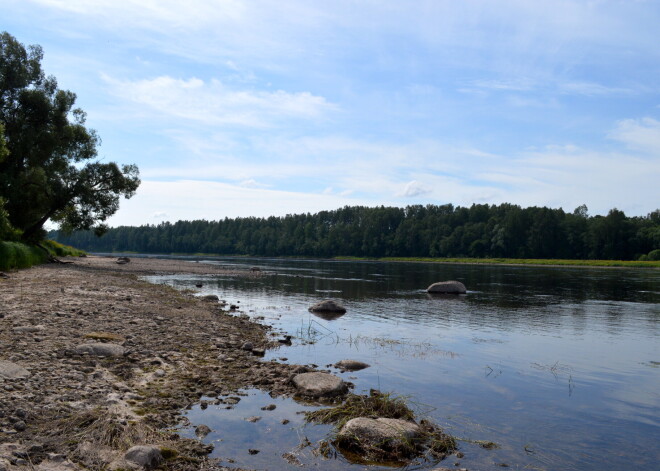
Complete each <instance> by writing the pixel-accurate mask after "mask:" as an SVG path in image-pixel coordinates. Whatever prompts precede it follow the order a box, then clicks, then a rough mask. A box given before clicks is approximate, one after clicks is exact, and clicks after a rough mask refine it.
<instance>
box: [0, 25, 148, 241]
mask: <svg viewBox="0 0 660 471" xmlns="http://www.w3.org/2000/svg"><path fill="white" fill-rule="evenodd" d="M42 58H43V52H42V49H41V47H39V46H29V47H28V48H27V49H26V48H25V47H24V46H23V44H21V43H20V42H18V41H17V40H16V39H15V38H14V37H13V36H11V35H10V34H9V33H6V32H5V33H2V34H0V124H2V125H4V128H5V137H6V144H7V149H8V151H9V153H8V155H7V156H5V157H4V159H2V160H0V197H2V198H4V199H5V200H6V206H5V207H6V209H7V211H8V213H9V221H10V222H11V224H12V225H13V226H14V227H15V228H17V229H19V230H20V231H22V238H23V239H24V240H38V239H40V238H42V237H43V236H44V232H43V229H42V227H43V225H44V224H45V223H46V221H48V220H51V221H54V222H57V223H59V225H60V228H61V229H62V230H64V231H72V230H77V229H85V230H86V229H94V230H95V232H96V233H97V234H100V233H102V232H103V231H104V230H105V226H104V225H103V224H102V223H103V221H105V220H106V219H107V218H108V217H110V216H111V215H112V214H114V213H115V212H116V211H117V209H119V199H120V197H121V196H124V197H126V198H130V197H131V196H133V195H134V194H135V191H136V190H137V188H138V186H139V184H140V180H139V178H138V168H137V167H136V166H135V165H124V166H122V167H119V166H118V165H117V164H116V163H114V162H109V163H102V162H100V161H99V160H98V159H97V146H98V145H99V144H100V139H99V137H98V136H97V135H96V133H95V132H94V130H91V129H88V128H86V127H85V117H86V116H85V113H84V112H83V111H82V110H81V109H79V108H74V104H75V100H76V95H75V94H74V93H72V92H70V91H66V90H60V89H59V88H58V86H57V81H56V80H55V78H54V77H52V76H50V77H46V76H45V74H44V73H43V71H42V69H41V59H42Z"/></svg>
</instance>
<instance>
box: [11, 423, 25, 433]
mask: <svg viewBox="0 0 660 471" xmlns="http://www.w3.org/2000/svg"><path fill="white" fill-rule="evenodd" d="M26 428H27V425H26V424H25V422H23V421H22V420H18V421H16V423H14V430H16V431H17V432H22V431H23V430H25V429H26Z"/></svg>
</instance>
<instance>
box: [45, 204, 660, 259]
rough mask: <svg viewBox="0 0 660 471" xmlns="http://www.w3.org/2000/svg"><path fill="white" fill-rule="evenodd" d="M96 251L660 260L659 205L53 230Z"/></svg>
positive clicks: (339, 213) (419, 209)
mask: <svg viewBox="0 0 660 471" xmlns="http://www.w3.org/2000/svg"><path fill="white" fill-rule="evenodd" d="M50 236H51V237H52V238H54V239H56V240H58V241H59V242H63V243H66V244H70V245H73V246H75V247H78V248H81V249H85V250H88V251H94V252H121V251H131V252H141V253H208V254H223V255H255V256H313V257H335V256H355V257H476V258H539V259H549V258H561V259H602V260H638V259H642V260H645V259H649V257H651V258H655V257H658V258H660V250H657V249H660V210H656V211H654V212H652V213H650V214H648V215H647V216H644V217H627V216H626V215H625V214H624V213H623V211H620V210H618V209H612V210H610V211H609V213H608V214H607V215H606V216H600V215H597V216H590V215H589V214H588V210H587V207H586V206H584V205H583V206H580V207H578V208H576V209H575V211H573V212H564V211H563V210H562V209H551V208H547V207H529V208H521V207H520V206H517V205H513V204H500V205H487V204H473V205H472V206H470V207H460V206H457V207H455V206H453V205H451V204H447V205H441V206H438V205H426V206H423V205H414V206H407V207H405V208H397V207H384V206H381V207H365V206H347V207H344V208H341V209H337V210H334V211H321V212H319V213H316V214H309V213H307V214H297V215H287V216H284V217H274V216H273V217H268V218H255V217H247V218H234V219H229V218H225V219H224V220H219V221H206V220H195V221H178V222H176V223H169V222H164V223H161V224H158V225H143V226H139V227H129V226H121V227H117V228H113V229H110V230H109V231H108V232H107V233H106V234H105V235H103V236H102V237H100V238H99V237H96V236H95V235H94V234H93V233H92V232H91V231H78V232H74V233H72V234H70V235H65V234H64V233H59V232H53V233H51V234H50Z"/></svg>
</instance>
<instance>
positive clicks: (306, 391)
mask: <svg viewBox="0 0 660 471" xmlns="http://www.w3.org/2000/svg"><path fill="white" fill-rule="evenodd" d="M293 384H294V385H295V386H296V388H298V392H299V393H300V394H302V395H303V396H311V397H332V396H340V395H342V394H345V393H346V392H347V391H348V385H347V384H346V383H345V382H344V381H342V380H341V378H338V377H337V376H334V375H331V374H329V373H321V372H312V373H301V374H299V375H296V376H294V377H293Z"/></svg>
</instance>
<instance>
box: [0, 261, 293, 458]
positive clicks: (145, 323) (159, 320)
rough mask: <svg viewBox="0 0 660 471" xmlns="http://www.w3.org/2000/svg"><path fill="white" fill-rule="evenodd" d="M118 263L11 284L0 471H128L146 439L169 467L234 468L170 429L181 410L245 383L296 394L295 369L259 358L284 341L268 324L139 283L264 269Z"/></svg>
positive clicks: (7, 284)
mask: <svg viewBox="0 0 660 471" xmlns="http://www.w3.org/2000/svg"><path fill="white" fill-rule="evenodd" d="M115 260H116V258H105V257H87V258H80V259H71V260H70V261H72V262H73V263H71V264H62V265H60V264H48V265H42V266H38V267H33V268H30V269H26V270H20V271H17V272H12V273H8V278H5V277H0V300H1V301H0V471H4V470H14V469H38V470H52V471H60V470H62V471H63V470H72V469H129V468H131V466H132V465H131V463H130V462H127V461H126V460H125V459H124V453H125V452H126V450H127V449H129V448H130V447H131V446H133V445H136V444H140V445H144V444H147V445H153V446H157V447H158V448H159V449H160V450H165V456H166V458H168V460H167V461H166V462H165V463H164V464H162V465H161V466H162V468H163V469H185V470H187V469H226V468H223V467H221V466H220V465H219V464H218V463H217V462H216V461H214V460H208V459H206V455H207V454H208V452H209V451H210V450H209V449H208V448H207V447H206V446H204V445H203V444H201V443H200V442H198V441H195V440H185V439H180V438H179V437H178V435H176V434H174V433H171V432H166V431H165V430H166V429H167V428H168V427H172V426H174V425H176V424H177V423H179V422H180V420H181V415H180V411H181V410H182V409H183V408H185V407H187V406H189V405H191V404H193V403H196V402H198V401H199V398H200V397H201V396H209V397H214V398H215V397H217V398H219V399H218V400H219V401H221V400H222V397H224V396H226V395H228V394H232V393H234V392H236V391H237V390H238V389H240V388H247V387H258V388H262V389H264V390H267V391H270V392H271V393H272V394H273V395H279V394H291V393H292V392H293V391H292V387H291V385H290V384H289V381H288V379H289V378H290V376H291V373H292V371H293V370H294V369H295V368H296V366H295V365H285V364H278V363H275V362H264V361H261V359H260V357H259V353H260V351H259V350H260V349H266V348H269V347H272V346H275V345H277V341H276V338H275V337H273V336H272V335H270V334H269V332H268V329H267V328H266V327H264V326H262V325H259V324H257V323H254V322H251V321H250V320H249V319H247V317H246V316H240V312H229V308H228V307H226V306H224V305H223V304H222V303H221V302H218V301H213V300H204V299H200V298H199V297H195V296H194V293H180V292H177V291H175V290H173V289H170V288H168V287H165V286H155V285H152V284H149V283H146V282H144V281H141V280H140V279H139V276H141V275H146V274H160V273H162V274H165V273H198V274H199V273H203V274H211V273H231V274H234V275H237V276H239V275H240V276H261V273H260V272H251V271H249V270H238V271H237V270H227V269H225V268H223V267H221V266H218V265H209V264H204V263H191V262H187V261H180V260H158V259H137V258H135V259H132V260H131V262H130V263H127V264H125V265H118V264H116V263H115ZM246 342H249V343H251V344H252V346H253V349H252V350H245V349H243V348H242V347H243V346H244V345H245V343H246ZM98 343H102V344H104V346H107V345H111V346H112V348H111V350H112V349H114V350H113V351H112V352H110V353H111V356H101V355H100V354H99V352H97V351H96V350H94V348H96V347H89V344H92V345H94V344H98ZM85 345H87V346H85ZM90 349H91V350H90ZM101 350H103V348H101ZM106 353H108V352H106Z"/></svg>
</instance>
